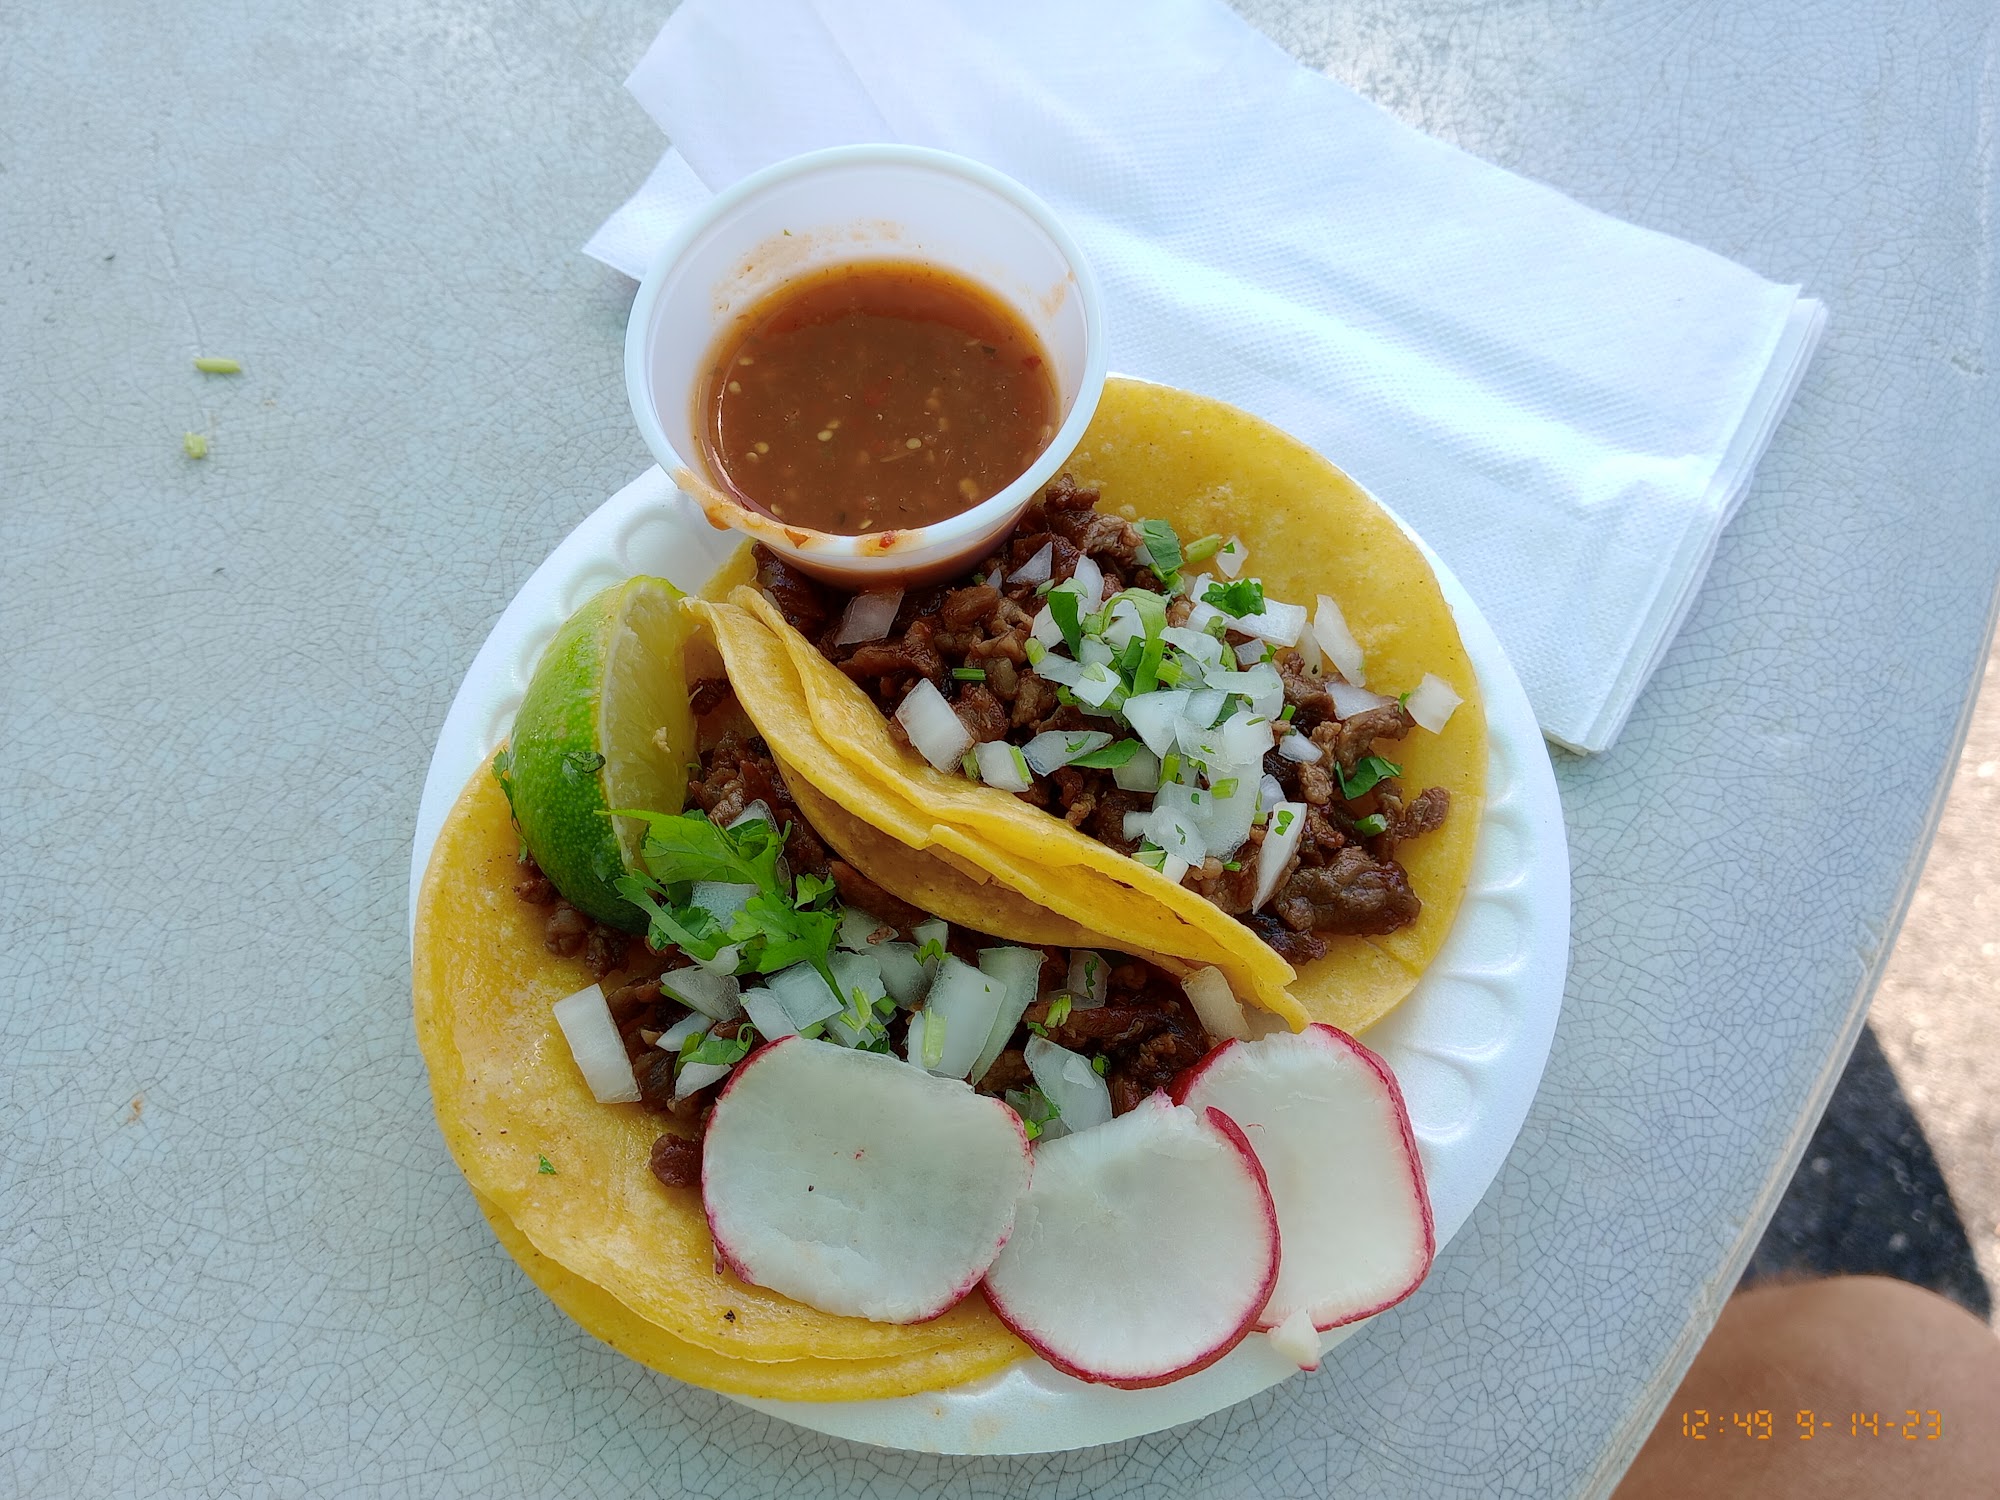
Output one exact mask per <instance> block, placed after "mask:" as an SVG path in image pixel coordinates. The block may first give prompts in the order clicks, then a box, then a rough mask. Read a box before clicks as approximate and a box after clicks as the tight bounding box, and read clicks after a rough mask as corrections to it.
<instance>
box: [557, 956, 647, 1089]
mask: <svg viewBox="0 0 2000 1500" xmlns="http://www.w3.org/2000/svg"><path fill="white" fill-rule="evenodd" d="M550 1009H551V1010H552V1012H553V1013H554V1015H555V1018H556V1025H558V1026H560V1027H561V1028H562V1034H563V1040H564V1041H566V1042H568V1043H569V1054H570V1056H571V1057H573V1058H575V1059H576V1066H577V1071H578V1072H580V1073H582V1074H583V1081H584V1082H585V1083H587V1084H589V1085H590V1092H591V1094H592V1095H593V1096H595V1097H596V1099H597V1102H598V1103H599V1104H632V1103H636V1102H637V1100H638V1098H639V1081H638V1080H637V1079H636V1078H634V1077H633V1076H632V1060H631V1059H630V1058H628V1057H627V1056H626V1055H625V1043H624V1041H623V1040H622V1039H620V1037H619V1035H618V1027H617V1026H616V1025H615V1024H613V1022H612V1020H611V1007H610V1005H609V1004H608V1003H607V1002H606V1001H605V998H604V986H602V985H599V984H593V985H591V986H590V987H589V988H588V989H582V990H578V991H577V992H576V993H575V994H574V995H568V996H565V997H564V998H563V999H561V1000H558V1001H556V1003H555V1004H554V1005H553V1006H552V1007H550Z"/></svg>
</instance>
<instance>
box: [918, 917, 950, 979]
mask: <svg viewBox="0 0 2000 1500" xmlns="http://www.w3.org/2000/svg"><path fill="white" fill-rule="evenodd" d="M910 935H911V936H912V937H914V938H915V939H916V940H917V951H918V952H920V953H921V952H922V951H923V950H924V949H925V948H928V947H929V946H930V945H931V944H932V943H935V944H937V946H938V948H939V950H942V949H943V948H944V946H945V944H946V943H947V942H949V941H950V940H951V926H950V924H949V923H947V922H946V921H945V919H944V918H943V917H931V918H928V919H927V920H925V921H922V922H919V923H917V925H916V926H914V927H912V928H911V929H910ZM923 964H924V972H925V973H926V974H928V975H930V976H931V977H932V978H936V977H937V971H938V961H937V960H936V959H935V958H927V959H925V960H924V961H923Z"/></svg>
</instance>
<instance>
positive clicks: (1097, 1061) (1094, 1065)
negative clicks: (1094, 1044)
mask: <svg viewBox="0 0 2000 1500" xmlns="http://www.w3.org/2000/svg"><path fill="white" fill-rule="evenodd" d="M1090 1071H1091V1072H1093V1073H1095V1074H1096V1075H1097V1076H1098V1077H1099V1078H1102V1077H1103V1076H1104V1054H1103V1053H1102V1052H1100V1053H1098V1054H1097V1056H1095V1057H1093V1058H1092V1059H1091V1060H1090Z"/></svg>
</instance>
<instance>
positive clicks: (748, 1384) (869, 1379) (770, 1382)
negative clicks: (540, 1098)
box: [473, 1192, 1011, 1401]
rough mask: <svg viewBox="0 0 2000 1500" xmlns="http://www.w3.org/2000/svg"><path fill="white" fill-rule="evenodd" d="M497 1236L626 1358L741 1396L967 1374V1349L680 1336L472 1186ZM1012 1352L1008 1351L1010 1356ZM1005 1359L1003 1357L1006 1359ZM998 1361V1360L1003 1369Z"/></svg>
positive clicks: (926, 1385)
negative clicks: (714, 1344) (870, 1349)
mask: <svg viewBox="0 0 2000 1500" xmlns="http://www.w3.org/2000/svg"><path fill="white" fill-rule="evenodd" d="M473 1197H474V1199H475V1200H476V1201H477V1202H478V1204H479V1211H480V1212H481V1213H483V1214H484V1215H486V1222H487V1224H488V1225H490V1226H491V1227H492V1230H493V1235H494V1238H496V1239H498V1240H499V1241H500V1246H501V1248H502V1249H504V1250H505V1251H506V1252H507V1253H508V1254H509V1255H511V1256H513V1257H514V1259H515V1260H516V1261H517V1262H518V1263H519V1264H520V1267H521V1269H522V1270H523V1271H525V1272H526V1273H527V1275H528V1279H529V1280H530V1281H532V1282H534V1284H535V1285H536V1286H538V1287H540V1288H541V1289H542V1292H543V1294H544V1295H546V1296H547V1297H548V1299H549V1300H550V1301H551V1302H553V1303H555V1305H556V1306H557V1307H559V1308H561V1309H562V1311H563V1312H565V1313H567V1314H568V1315H569V1316H570V1318H571V1319H572V1320H573V1321H574V1322H575V1323H577V1324H578V1325H579V1326H580V1327H581V1328H582V1329H583V1331H584V1332H585V1333H587V1334H589V1335H590V1336H591V1337H592V1338H595V1339H598V1340H600V1341H601V1342H603V1343H605V1344H608V1345H610V1346H611V1347H612V1348H613V1349H616V1350H617V1351H618V1352H619V1353H620V1354H622V1355H624V1356H625V1357H626V1358H627V1359H636V1360H637V1361H638V1362H639V1363H640V1364H642V1365H645V1366H646V1367H647V1368H649V1369H653V1370H658V1371H659V1372H660V1373H661V1374H662V1375H671V1376H673V1377H674V1379H676V1380H685V1381H687V1382H688V1384H690V1385H699V1386H706V1387H707V1388H708V1389H709V1390H712V1391H727V1392H729V1393H730V1394H732V1395H737V1396H768V1397H772V1398H775V1399H778V1400H785V1401H836V1400H840V1401H844V1400H853V1399H856V1398H858V1397H863V1396H866V1397H883V1396H909V1395H915V1394H917V1393H918V1392H920V1391H932V1390H936V1389H938V1388H939V1387H940V1386H944V1385H952V1384H956V1383H957V1382H959V1381H961V1380H964V1379H966V1378H967V1377H966V1374H965V1364H964V1358H963V1356H962V1355H961V1354H960V1353H958V1352H957V1351H955V1350H948V1349H947V1350H941V1351H938V1352H935V1353H930V1354H907V1355H891V1356H886V1357H884V1358H880V1359H812V1358H807V1359H786V1360H772V1361H766V1362H761V1363H760V1362H758V1361H755V1360H747V1359H731V1358H730V1357H729V1356H728V1355H726V1354H717V1353H715V1352H714V1351H713V1350H709V1349H704V1348H702V1347H701V1346H700V1345H698V1344H690V1343H688V1342H687V1341H686V1340H684V1339H677V1338H675V1337H674V1336H673V1335H672V1334H670V1333H668V1332H667V1331H666V1330H665V1329H664V1328H661V1327H659V1326H658V1325H657V1324H654V1323H648V1322H647V1321H646V1320H645V1319H644V1318H642V1317H640V1316H639V1315H638V1314H637V1313H635V1312H633V1311H632V1309H631V1308H629V1307H627V1306H626V1305H625V1304H624V1303H622V1302H620V1301H619V1300H618V1299H617V1298H616V1297H614V1296H612V1295H611V1294H610V1293H609V1292H607V1291H605V1290H604V1288H603V1287H601V1286H595V1285H593V1284H592V1283H590V1282H588V1281H585V1280H584V1279H583V1278H582V1277H581V1276H579V1275H577V1274H576V1273H575V1272H574V1271H571V1270H570V1269H569V1268H568V1267H566V1266H564V1265H562V1264H561V1263H560V1262H558V1261H553V1260H550V1259H549V1258H548V1257H547V1256H546V1255H544V1254H542V1252H541V1251H539V1250H537V1249H536V1248H535V1247H534V1245H533V1244H532V1243H530V1242H529V1240H528V1238H527V1236H526V1235H524V1234H522V1233H521V1231H520V1230H518V1229H516V1228H515V1227H514V1222H513V1220H511V1219H509V1218H508V1217H507V1216H506V1215H505V1214H504V1213H502V1212H501V1211H500V1209H499V1206H498V1205H497V1204H495V1203H494V1202H493V1200H492V1199H490V1198H487V1197H484V1196H483V1195H481V1194H479V1193H477V1192H475V1193H474V1194H473ZM1010 1358H1011V1356H1010ZM1004 1362H1005V1361H1002V1363H1004ZM999 1367H1000V1366H999V1365H998V1364H996V1365H995V1366H994V1367H993V1368H995V1369H998V1368H999Z"/></svg>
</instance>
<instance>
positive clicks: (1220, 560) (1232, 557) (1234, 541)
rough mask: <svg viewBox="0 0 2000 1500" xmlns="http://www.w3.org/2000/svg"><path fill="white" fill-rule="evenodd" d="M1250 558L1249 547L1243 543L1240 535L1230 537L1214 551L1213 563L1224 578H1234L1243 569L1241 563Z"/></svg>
mask: <svg viewBox="0 0 2000 1500" xmlns="http://www.w3.org/2000/svg"><path fill="white" fill-rule="evenodd" d="M1249 560H1250V549H1249V548H1248V547H1246V546H1244V545H1243V541H1242V539H1241V538H1240V537H1231V538H1230V539H1229V540H1228V541H1226V542H1224V543H1223V544H1222V546H1221V547H1220V548H1219V549H1218V550H1217V551H1216V554H1215V565H1216V567H1218V568H1220V569H1221V570H1222V576H1223V577H1224V578H1234V577H1235V576H1236V575H1237V574H1238V573H1241V572H1242V571H1243V565H1244V564H1245V563H1246V562H1248V561H1249Z"/></svg>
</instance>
